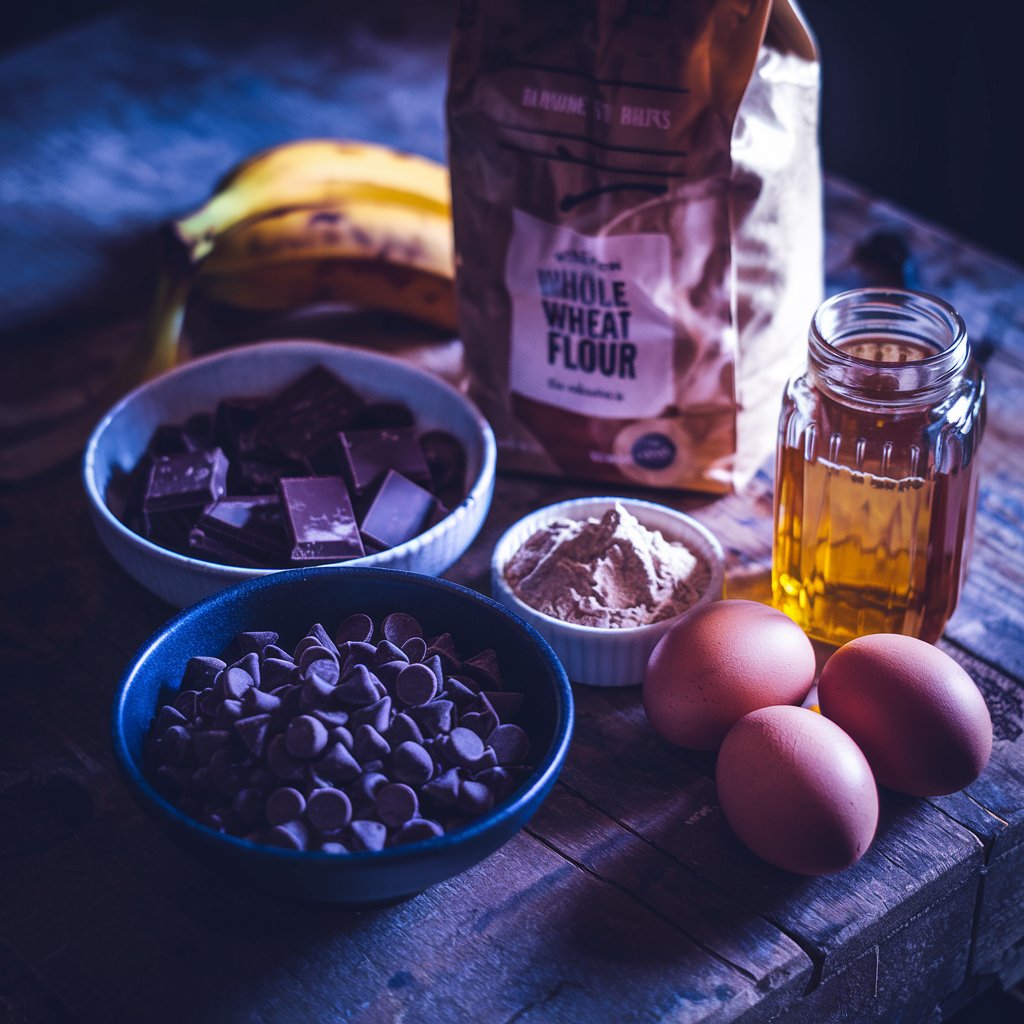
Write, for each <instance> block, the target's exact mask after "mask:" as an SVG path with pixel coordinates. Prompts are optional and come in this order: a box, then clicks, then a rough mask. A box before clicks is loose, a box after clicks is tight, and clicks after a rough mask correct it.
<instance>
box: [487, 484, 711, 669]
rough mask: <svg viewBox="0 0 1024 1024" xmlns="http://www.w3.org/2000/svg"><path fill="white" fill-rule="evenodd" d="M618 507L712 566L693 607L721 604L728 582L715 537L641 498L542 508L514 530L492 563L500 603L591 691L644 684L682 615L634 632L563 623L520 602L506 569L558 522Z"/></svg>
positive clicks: (578, 501)
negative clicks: (655, 653)
mask: <svg viewBox="0 0 1024 1024" xmlns="http://www.w3.org/2000/svg"><path fill="white" fill-rule="evenodd" d="M616 502H618V503H619V504H621V505H622V506H623V507H624V508H625V509H627V510H628V511H629V512H630V513H631V514H632V515H634V516H636V518H637V519H638V520H639V521H640V523H642V524H643V525H644V526H646V527H647V529H649V530H660V531H661V533H662V535H663V536H664V537H665V539H666V540H669V541H677V542H681V543H683V544H685V545H686V546H687V547H688V548H689V549H690V550H691V551H692V552H693V553H694V554H696V555H699V556H700V557H702V558H704V559H705V560H706V561H707V563H708V565H709V567H710V569H711V578H710V580H709V582H708V586H707V589H706V590H705V591H704V593H703V594H702V595H701V596H700V598H699V599H698V600H697V601H696V602H695V604H694V605H692V606H691V607H697V606H698V605H703V604H707V603H708V602H710V601H717V600H718V599H719V598H721V596H722V589H723V586H724V582H725V556H724V555H723V553H722V546H721V544H719V542H718V540H717V539H716V537H715V536H714V534H712V533H711V532H710V531H709V530H708V529H707V528H706V527H705V526H703V525H701V524H700V523H699V522H698V521H697V520H696V519H694V518H693V517H692V516H688V515H686V514H685V513H684V512H677V511H676V510H675V509H672V508H668V507H667V506H666V505H659V504H656V503H655V502H651V501H641V500H639V499H636V498H615V497H601V498H577V499H573V500H570V501H562V502H558V503H557V504H555V505H548V506H546V507H545V508H542V509H538V510H537V511H536V512H532V513H531V514H530V515H528V516H524V517H523V518H522V519H520V520H519V521H518V522H517V523H515V524H513V525H512V526H511V527H509V529H508V530H506V531H505V533H504V534H503V536H502V537H501V539H500V540H499V541H498V543H497V545H496V546H495V548H494V554H493V556H492V558H491V593H492V595H493V596H494V599H495V600H496V601H499V602H501V604H503V605H505V607H506V608H509V609H511V610H512V611H514V612H515V613H516V614H517V615H519V616H520V617H521V618H524V619H525V620H526V621H527V622H529V623H530V625H531V626H533V628H534V629H536V630H537V632H538V633H540V635H541V636H542V637H544V639H545V640H547V642H548V643H549V644H551V646H552V648H553V649H554V651H555V653H556V654H557V655H558V657H559V659H560V660H561V662H562V664H563V665H564V666H565V670H566V673H567V674H568V676H569V678H570V679H571V680H572V681H573V682H574V683H586V684H588V685H590V686H635V685H637V684H639V683H640V682H642V681H643V675H644V668H645V667H646V665H647V659H648V658H649V657H650V654H651V651H652V650H653V649H654V645H655V644H656V643H657V642H658V641H659V640H660V639H661V637H662V636H663V635H664V634H665V633H666V632H667V631H668V629H669V627H671V626H672V624H673V623H674V622H677V621H678V619H679V616H678V615H677V616H674V617H672V618H669V619H663V620H662V621H660V622H652V623H651V624H650V625H646V626H631V627H598V626H578V625H576V624H575V623H571V622H562V621H561V620H560V619H556V618H553V617H552V616H550V615H545V614H544V613H543V612H539V611H537V609H536V608H532V607H530V605H528V604H526V603H525V602H524V601H522V600H520V599H519V598H518V597H517V596H516V595H515V593H513V591H512V588H511V587H510V586H509V584H508V581H507V580H506V579H505V566H506V565H507V564H508V560H509V559H510V558H511V557H512V555H513V554H515V552H516V551H518V550H519V548H521V547H522V546H523V544H524V543H525V542H526V540H527V539H528V538H529V537H531V536H532V535H533V534H534V533H536V532H537V531H538V530H540V529H542V528H543V527H544V526H546V525H547V524H548V523H550V522H552V521H553V520H555V519H576V520H583V519H589V518H600V517H601V516H602V515H604V513H605V512H607V511H608V509H609V508H611V507H612V506H613V505H614V504H615V503H616ZM688 610H689V609H688Z"/></svg>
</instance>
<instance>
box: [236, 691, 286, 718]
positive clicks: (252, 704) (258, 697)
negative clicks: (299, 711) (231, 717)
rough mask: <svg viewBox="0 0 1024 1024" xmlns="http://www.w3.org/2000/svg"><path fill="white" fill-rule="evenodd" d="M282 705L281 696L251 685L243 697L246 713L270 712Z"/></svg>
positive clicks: (243, 710)
mask: <svg viewBox="0 0 1024 1024" xmlns="http://www.w3.org/2000/svg"><path fill="white" fill-rule="evenodd" d="M280 706H281V698H280V697H277V696H275V695H274V694H272V693H267V691H266V690H260V689H257V688H256V687H255V686H251V687H250V688H249V689H248V690H246V691H245V696H243V697H242V713H243V714H245V715H257V714H269V713H270V712H271V711H276V710H277V709H278V708H279V707H280Z"/></svg>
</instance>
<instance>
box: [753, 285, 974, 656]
mask: <svg viewBox="0 0 1024 1024" xmlns="http://www.w3.org/2000/svg"><path fill="white" fill-rule="evenodd" d="M983 425H984V384H983V381H982V378H981V375H980V372H979V371H978V369H977V367H976V366H975V364H974V363H973V361H972V360H971V359H970V349H969V345H968V342H967V335H966V330H965V328H964V326H963V322H962V320H961V319H960V317H959V315H958V314H957V313H956V312H955V310H953V309H952V308H951V307H949V306H947V305H946V304H945V303H942V302H941V301H940V300H937V299H933V298H931V297H929V296H922V295H917V294H914V293H910V292H892V291H890V292H882V291H876V290H867V289H865V290H861V291H857V292H847V293H844V294H843V295H840V296H836V297H835V298H834V299H830V300H829V301H828V302H826V303H825V304H824V305H823V306H822V307H821V309H819V310H818V312H817V314H815V318H814V321H813V322H812V328H811V335H810V340H809V348H808V367H807V371H806V372H805V373H804V374H801V375H800V376H798V377H797V378H795V379H794V380H792V381H791V382H790V384H789V385H788V387H787V389H786V393H785V396H784V400H783V408H782V415H781V418H780V421H779V438H778V455H777V460H776V484H775V536H774V548H773V559H772V591H773V599H774V603H775V605H776V607H778V608H780V609H781V610H782V611H784V612H785V613H786V614H787V615H789V616H790V618H792V619H793V620H794V621H795V622H797V623H798V625H800V626H801V628H803V629H804V631H805V632H806V633H807V634H808V635H809V636H812V637H814V638H816V639H819V640H824V641H826V642H829V643H834V644H841V643H845V642H846V641H847V640H851V639H853V638H854V637H857V636H863V635H865V634H867V633H906V634H909V635H912V636H917V637H920V638H922V639H924V640H928V641H929V642H934V641H935V640H937V639H938V637H939V636H940V635H941V633H942V630H943V628H944V626H945V624H946V621H947V620H948V618H949V617H950V615H952V613H953V610H954V609H955V608H956V603H957V598H958V596H959V592H960V587H961V585H962V583H963V579H964V576H965V572H966V567H967V562H968V558H969V553H970V544H971V536H972V533H973V526H974V509H975V506H976V503H977V485H978V477H977V472H976V451H977V444H978V441H979V440H980V437H981V433H982V431H983Z"/></svg>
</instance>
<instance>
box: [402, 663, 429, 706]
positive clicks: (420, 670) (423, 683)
mask: <svg viewBox="0 0 1024 1024" xmlns="http://www.w3.org/2000/svg"><path fill="white" fill-rule="evenodd" d="M437 688H438V680H437V676H436V675H435V674H434V673H433V672H432V671H431V670H430V668H429V667H428V666H427V665H424V664H422V663H418V664H415V665H407V666H406V667H405V668H404V669H402V671H401V672H399V674H398V678H397V679H396V680H395V694H396V695H397V697H398V699H399V700H400V701H401V702H402V703H403V704H405V705H417V704H426V703H427V701H428V700H430V699H431V698H432V697H433V696H434V694H436V693H437Z"/></svg>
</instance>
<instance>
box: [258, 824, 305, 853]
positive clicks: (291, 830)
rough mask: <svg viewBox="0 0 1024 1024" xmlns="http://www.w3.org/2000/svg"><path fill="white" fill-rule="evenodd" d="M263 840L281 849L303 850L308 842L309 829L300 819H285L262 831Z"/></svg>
mask: <svg viewBox="0 0 1024 1024" xmlns="http://www.w3.org/2000/svg"><path fill="white" fill-rule="evenodd" d="M263 842H264V843H266V844H267V845H268V846H277V847H279V848H280V849H282V850H305V849H306V847H307V845H308V843H309V830H308V829H307V828H306V825H305V824H304V823H303V822H302V821H286V822H285V823H284V824H283V825H275V826H274V827H273V828H268V829H267V831H266V832H264V833H263Z"/></svg>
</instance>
